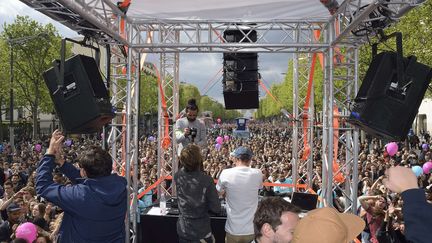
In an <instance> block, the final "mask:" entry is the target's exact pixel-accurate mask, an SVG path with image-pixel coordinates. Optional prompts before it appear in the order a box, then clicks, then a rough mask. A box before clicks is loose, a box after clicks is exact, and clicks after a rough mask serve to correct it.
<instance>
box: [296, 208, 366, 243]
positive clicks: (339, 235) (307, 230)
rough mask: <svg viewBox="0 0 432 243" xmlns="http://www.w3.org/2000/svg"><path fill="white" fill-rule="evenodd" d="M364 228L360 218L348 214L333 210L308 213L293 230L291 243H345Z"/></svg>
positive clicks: (318, 210) (317, 210)
mask: <svg viewBox="0 0 432 243" xmlns="http://www.w3.org/2000/svg"><path fill="white" fill-rule="evenodd" d="M364 227H365V222H364V220H363V219H362V218H360V217H358V216H356V215H354V214H349V213H339V212H338V211H336V209H334V208H319V209H315V210H312V211H310V212H309V213H308V214H307V215H306V216H305V217H304V218H303V219H301V220H300V222H299V223H298V224H297V226H296V228H295V230H294V236H293V240H292V241H291V242H292V243H314V242H320V243H347V242H350V241H352V240H354V238H355V237H356V236H357V235H359V234H360V233H361V232H362V231H363V229H364Z"/></svg>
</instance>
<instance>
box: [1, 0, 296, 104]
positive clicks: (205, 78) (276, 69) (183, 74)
mask: <svg viewBox="0 0 432 243" xmlns="http://www.w3.org/2000/svg"><path fill="white" fill-rule="evenodd" d="M17 15H28V16H30V18H32V19H34V20H36V21H38V22H40V23H42V24H48V23H52V24H53V25H54V26H55V27H56V28H57V29H58V30H59V32H60V34H61V35H63V36H64V37H69V38H73V37H77V36H78V34H77V33H76V32H75V31H73V30H70V29H69V28H67V27H66V26H64V25H62V24H60V23H58V22H56V21H54V20H52V19H50V18H49V17H47V16H45V15H43V14H41V13H39V12H38V11H35V10H33V9H31V8H29V7H27V5H25V4H23V3H21V2H20V1H19V0H9V1H5V0H2V1H1V3H0V26H3V24H4V23H11V22H13V21H14V19H15V18H16V16H17ZM1 28H2V27H0V31H1ZM157 58H158V55H156V54H153V55H151V56H149V59H150V60H157ZM289 58H290V54H287V53H279V54H274V53H260V54H259V72H260V73H261V76H262V79H263V80H264V81H265V83H266V84H267V85H268V86H270V85H271V84H273V83H280V82H282V81H283V78H284V74H283V73H285V72H286V70H287V66H288V60H289ZM222 61H223V60H222V54H221V53H201V54H195V53H191V54H180V81H182V82H186V83H191V84H194V85H196V86H197V87H198V89H199V90H200V92H201V94H204V92H205V91H206V90H207V92H206V94H207V95H208V96H210V97H213V98H214V99H216V100H218V101H220V102H221V103H223V95H222V82H221V74H219V75H218V76H217V78H216V79H217V80H218V81H217V83H216V84H215V85H213V87H212V88H211V89H209V90H208V88H207V89H206V86H211V85H208V83H209V81H210V80H211V79H212V78H213V77H214V76H215V75H216V74H217V72H218V71H219V70H220V69H221V68H222ZM212 84H213V82H212ZM264 95H265V92H264V91H263V90H260V97H263V96H264Z"/></svg>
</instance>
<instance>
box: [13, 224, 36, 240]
mask: <svg viewBox="0 0 432 243" xmlns="http://www.w3.org/2000/svg"><path fill="white" fill-rule="evenodd" d="M15 236H16V237H17V238H22V239H25V240H26V241H27V242H33V241H34V240H36V237H37V228H36V225H34V224H32V223H29V222H27V223H24V224H21V225H19V226H18V227H17V229H16V231H15Z"/></svg>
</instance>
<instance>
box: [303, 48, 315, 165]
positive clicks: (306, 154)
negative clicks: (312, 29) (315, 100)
mask: <svg viewBox="0 0 432 243" xmlns="http://www.w3.org/2000/svg"><path fill="white" fill-rule="evenodd" d="M316 59H317V53H314V54H313V56H312V65H311V69H310V71H309V82H308V89H307V93H306V101H305V104H304V106H303V135H304V134H307V129H308V125H309V124H308V120H309V105H310V100H311V93H312V87H313V79H314V75H315V64H316ZM303 147H304V149H303V156H302V160H303V161H306V160H307V159H308V157H309V154H310V152H311V148H310V146H309V142H308V137H307V136H303Z"/></svg>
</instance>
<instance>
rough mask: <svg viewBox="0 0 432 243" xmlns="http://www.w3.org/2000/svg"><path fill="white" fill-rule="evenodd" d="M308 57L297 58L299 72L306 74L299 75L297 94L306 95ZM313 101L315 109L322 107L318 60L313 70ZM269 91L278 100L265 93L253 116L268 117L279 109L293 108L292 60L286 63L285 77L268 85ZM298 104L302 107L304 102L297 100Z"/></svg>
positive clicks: (321, 73)
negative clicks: (278, 82)
mask: <svg viewBox="0 0 432 243" xmlns="http://www.w3.org/2000/svg"><path fill="white" fill-rule="evenodd" d="M306 62H308V58H300V59H299V65H298V67H299V73H302V74H306V75H299V82H298V83H299V96H298V97H306V93H307V84H308V81H309V80H308V79H309V67H310V65H308V63H306ZM313 82H314V83H313V84H314V103H315V109H316V110H321V109H322V108H321V107H322V99H323V96H322V88H323V72H322V70H321V65H320V63H319V61H318V58H317V61H316V64H315V71H314V80H313ZM269 90H270V93H271V94H272V95H273V96H274V97H275V98H276V99H277V100H278V101H275V100H274V99H273V98H272V97H270V96H269V95H266V96H265V97H264V98H263V99H261V100H260V107H259V109H258V110H257V112H256V114H255V116H256V117H257V118H262V117H270V116H275V115H280V114H281V111H280V110H281V109H282V108H283V109H286V110H287V111H288V112H290V113H291V112H292V110H293V61H292V60H291V61H290V62H289V64H288V72H287V73H286V75H285V79H284V81H283V82H282V83H280V84H273V85H272V86H271V87H270V89H269ZM299 102H300V103H299V106H300V107H303V105H304V102H302V101H301V100H300V101H299Z"/></svg>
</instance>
